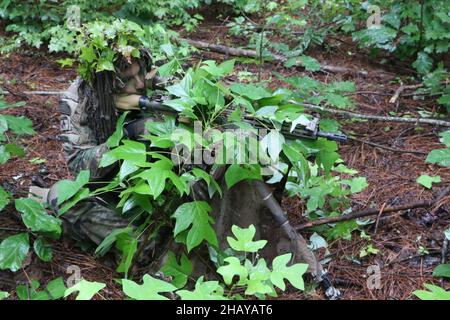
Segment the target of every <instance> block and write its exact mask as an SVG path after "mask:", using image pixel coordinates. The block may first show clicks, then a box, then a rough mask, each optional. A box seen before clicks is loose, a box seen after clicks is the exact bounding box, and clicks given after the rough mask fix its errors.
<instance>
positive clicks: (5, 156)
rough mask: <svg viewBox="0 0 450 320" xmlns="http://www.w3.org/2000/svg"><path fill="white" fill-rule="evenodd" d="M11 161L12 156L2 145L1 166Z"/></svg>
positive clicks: (0, 152) (0, 151) (0, 148)
mask: <svg viewBox="0 0 450 320" xmlns="http://www.w3.org/2000/svg"><path fill="white" fill-rule="evenodd" d="M9 159H11V154H10V153H9V152H8V150H6V147H5V146H4V145H0V165H1V164H5V163H6V161H8V160H9Z"/></svg>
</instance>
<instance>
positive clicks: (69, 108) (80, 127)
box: [48, 79, 129, 245]
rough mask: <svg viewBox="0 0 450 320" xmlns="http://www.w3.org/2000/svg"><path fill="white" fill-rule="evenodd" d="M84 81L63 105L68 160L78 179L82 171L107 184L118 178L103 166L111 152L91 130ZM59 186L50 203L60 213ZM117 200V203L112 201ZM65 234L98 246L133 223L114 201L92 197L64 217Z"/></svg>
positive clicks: (72, 89)
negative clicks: (83, 94) (80, 89)
mask: <svg viewBox="0 0 450 320" xmlns="http://www.w3.org/2000/svg"><path fill="white" fill-rule="evenodd" d="M80 82H81V80H80V79H77V80H76V81H75V82H74V83H73V84H72V85H71V86H70V87H69V89H68V90H67V91H66V93H65V94H64V96H63V97H62V98H61V100H60V103H59V109H60V113H61V116H60V124H61V128H60V129H61V134H60V137H59V139H60V140H61V141H62V143H63V149H64V156H65V158H66V160H67V163H68V167H69V169H70V171H71V172H72V173H73V174H74V175H77V174H78V172H80V171H81V170H89V171H90V177H91V181H107V180H108V178H109V177H111V176H112V175H114V174H115V169H116V166H114V165H111V166H109V167H106V168H101V167H100V166H99V163H100V159H101V158H102V156H103V154H104V153H105V152H107V151H109V149H108V147H107V145H106V143H102V144H99V145H98V144H97V143H96V139H95V137H94V136H93V132H92V130H91V129H90V128H89V126H88V123H87V118H86V112H85V101H84V100H83V99H82V98H81V97H79V95H78V87H79V85H80ZM57 185H58V183H56V184H55V185H54V186H53V187H52V188H51V189H50V192H49V195H48V202H49V203H50V205H51V206H52V207H53V209H55V210H56V211H58V208H57V206H56V200H57ZM111 200H113V201H111ZM61 218H62V219H63V222H64V231H65V233H66V234H67V233H68V234H70V235H71V236H73V237H74V238H76V239H77V240H85V239H86V238H87V239H89V240H91V241H93V242H94V243H95V244H97V245H98V244H100V243H101V241H102V240H103V239H104V238H105V237H106V236H107V235H108V234H110V233H111V231H112V230H113V229H116V228H123V227H126V226H128V225H129V221H128V220H127V219H126V218H124V217H123V216H122V215H120V213H119V211H118V210H116V209H115V203H114V199H111V195H108V194H106V195H105V196H102V197H92V198H88V199H84V200H82V201H81V202H80V203H78V204H77V205H75V206H74V207H73V208H71V209H70V210H69V211H68V212H66V213H64V214H63V215H62V216H61Z"/></svg>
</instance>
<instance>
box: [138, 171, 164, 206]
mask: <svg viewBox="0 0 450 320" xmlns="http://www.w3.org/2000/svg"><path fill="white" fill-rule="evenodd" d="M168 177H169V170H167V169H166V170H164V169H161V168H158V167H152V168H150V169H147V170H145V171H142V172H141V173H139V174H138V175H136V176H134V177H133V178H142V179H145V180H146V181H147V184H148V187H149V194H150V195H152V196H153V197H154V198H155V199H156V198H157V197H158V196H159V195H160V194H161V193H162V192H163V191H164V188H165V187H166V179H167V178H168Z"/></svg>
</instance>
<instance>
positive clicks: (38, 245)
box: [33, 236, 53, 262]
mask: <svg viewBox="0 0 450 320" xmlns="http://www.w3.org/2000/svg"><path fill="white" fill-rule="evenodd" d="M33 248H34V252H35V253H36V254H37V256H38V257H39V258H40V259H41V260H42V261H45V262H49V261H51V260H52V258H53V253H52V247H51V246H50V244H49V243H48V242H47V241H46V240H45V238H44V237H42V236H41V237H38V238H37V239H36V240H34V243H33Z"/></svg>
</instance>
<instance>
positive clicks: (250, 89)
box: [230, 83, 272, 100]
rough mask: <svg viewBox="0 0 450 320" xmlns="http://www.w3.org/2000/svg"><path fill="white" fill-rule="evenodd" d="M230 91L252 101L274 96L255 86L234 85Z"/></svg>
mask: <svg viewBox="0 0 450 320" xmlns="http://www.w3.org/2000/svg"><path fill="white" fill-rule="evenodd" d="M230 89H231V91H232V92H234V93H235V94H238V95H240V96H244V97H247V98H249V99H251V100H260V99H262V98H268V97H270V96H272V94H271V93H270V92H269V91H267V90H266V89H265V88H263V87H258V86H256V85H253V84H243V83H233V84H232V85H231V87H230Z"/></svg>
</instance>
